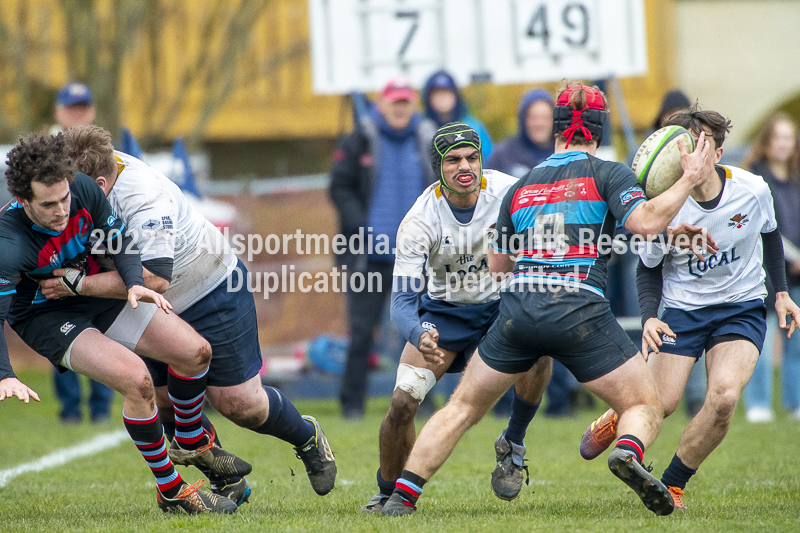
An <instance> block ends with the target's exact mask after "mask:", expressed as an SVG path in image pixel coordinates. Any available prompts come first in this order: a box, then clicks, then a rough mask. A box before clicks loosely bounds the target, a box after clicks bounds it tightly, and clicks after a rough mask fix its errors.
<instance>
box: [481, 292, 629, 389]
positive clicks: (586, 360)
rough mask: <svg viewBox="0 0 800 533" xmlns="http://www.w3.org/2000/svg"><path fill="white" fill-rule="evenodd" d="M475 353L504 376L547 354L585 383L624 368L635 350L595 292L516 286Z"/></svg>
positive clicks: (505, 296)
mask: <svg viewBox="0 0 800 533" xmlns="http://www.w3.org/2000/svg"><path fill="white" fill-rule="evenodd" d="M478 353H479V354H480V357H481V359H483V361H484V362H485V363H486V364H487V365H488V366H489V367H490V368H492V369H494V370H497V371H498V372H502V373H504V374H517V373H521V372H527V371H528V370H530V369H531V367H533V365H534V364H536V362H537V361H538V360H539V359H540V358H542V357H544V356H551V357H553V359H556V360H558V361H559V362H561V363H563V365H564V366H566V367H567V369H569V371H570V372H572V374H573V375H574V376H575V378H577V380H578V381H580V382H581V383H586V382H588V381H592V380H595V379H597V378H599V377H602V376H604V375H606V374H608V373H609V372H611V371H612V370H615V369H616V368H618V367H620V366H622V365H623V364H624V363H625V362H626V361H627V360H628V359H631V358H632V357H635V356H636V354H637V353H639V350H638V348H636V345H634V344H633V342H632V341H631V339H630V337H628V334H627V333H625V330H624V329H622V326H620V325H619V323H618V322H617V319H616V318H615V317H614V315H613V313H612V312H611V306H610V305H609V303H608V300H606V299H605V298H604V297H602V296H600V295H599V294H595V293H592V292H589V291H586V290H579V291H577V292H567V291H565V290H560V291H559V292H548V291H545V292H535V291H527V290H522V291H519V290H518V291H513V292H511V291H509V292H502V293H500V316H499V317H498V318H497V321H496V322H495V323H494V325H493V326H492V328H491V329H490V330H489V333H488V334H487V335H486V338H484V339H483V342H482V343H481V345H480V346H479V347H478Z"/></svg>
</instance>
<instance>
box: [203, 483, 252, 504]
mask: <svg viewBox="0 0 800 533" xmlns="http://www.w3.org/2000/svg"><path fill="white" fill-rule="evenodd" d="M211 492H213V493H214V494H218V495H220V496H224V497H226V498H228V499H229V500H231V501H232V502H233V503H235V504H236V505H237V507H238V506H240V505H242V504H243V503H248V502H249V501H250V483H248V482H247V479H246V478H242V479H240V480H239V481H237V482H236V483H228V484H225V485H222V486H219V485H213V484H212V485H211Z"/></svg>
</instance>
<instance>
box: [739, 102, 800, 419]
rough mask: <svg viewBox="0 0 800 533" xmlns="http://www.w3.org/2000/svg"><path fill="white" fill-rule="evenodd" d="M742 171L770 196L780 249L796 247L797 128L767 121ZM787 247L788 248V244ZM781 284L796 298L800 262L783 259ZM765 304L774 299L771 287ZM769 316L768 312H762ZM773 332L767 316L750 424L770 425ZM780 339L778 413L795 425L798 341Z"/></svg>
mask: <svg viewBox="0 0 800 533" xmlns="http://www.w3.org/2000/svg"><path fill="white" fill-rule="evenodd" d="M742 168H746V169H748V170H750V172H752V173H753V174H758V175H760V176H762V177H763V178H764V181H766V182H767V185H769V188H770V190H771V191H772V198H773V199H774V202H775V216H776V218H777V220H778V228H779V229H780V231H781V235H782V237H783V239H784V248H790V246H792V245H793V246H795V247H798V246H800V137H798V128H797V123H796V122H795V121H794V120H792V118H791V117H789V116H788V115H786V114H784V113H777V114H775V115H773V116H771V117H770V118H769V119H768V120H767V122H766V123H765V124H764V126H763V127H762V128H761V131H760V132H759V134H758V136H757V137H756V140H755V142H754V143H753V146H752V148H751V150H750V154H749V155H748V156H747V158H746V159H745V160H744V161H743V163H742ZM787 241H788V243H787ZM786 255H787V259H786V263H787V264H786V270H787V276H786V281H787V282H788V285H789V296H790V297H791V298H792V299H793V300H794V299H795V298H800V259H796V258H795V259H794V261H791V260H790V259H789V258H790V257H791V255H792V254H790V253H787V254H786ZM769 298H770V299H773V300H774V298H775V293H774V291H773V290H772V287H771V286H770V295H769ZM767 309H768V310H771V309H772V307H770V306H769V305H768V306H767ZM780 331H781V330H779V329H778V317H777V315H776V314H775V312H774V311H771V312H769V313H768V315H767V336H766V340H765V342H764V349H763V350H762V351H761V357H759V358H758V361H757V362H756V368H755V370H754V371H753V377H752V378H751V379H750V383H748V385H747V387H745V389H744V404H745V408H746V409H747V412H746V416H747V420H748V421H749V422H769V421H771V420H774V418H775V414H774V413H773V411H772V368H773V353H772V352H773V346H774V344H775V342H774V341H775V340H776V339H775V336H776V335H777V334H778V332H780ZM781 337H782V341H783V342H782V345H783V356H782V361H783V362H782V370H781V395H782V397H783V402H782V403H783V407H784V408H786V409H787V410H789V412H790V414H789V417H790V418H792V419H794V420H800V335H797V334H796V332H795V335H792V338H791V339H786V338H785V336H783V335H781Z"/></svg>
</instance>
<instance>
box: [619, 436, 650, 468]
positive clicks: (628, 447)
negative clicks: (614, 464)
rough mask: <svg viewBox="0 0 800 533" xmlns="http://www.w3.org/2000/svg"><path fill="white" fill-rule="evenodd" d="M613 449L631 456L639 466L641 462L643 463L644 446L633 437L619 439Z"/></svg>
mask: <svg viewBox="0 0 800 533" xmlns="http://www.w3.org/2000/svg"><path fill="white" fill-rule="evenodd" d="M615 448H619V449H620V450H623V451H625V452H626V453H629V454H631V455H633V456H634V457H635V458H636V460H637V461H639V463H640V464H641V463H642V461H644V444H642V441H640V440H639V439H637V438H636V437H634V436H633V435H623V436H621V437H620V438H619V439H617V445H616V446H615Z"/></svg>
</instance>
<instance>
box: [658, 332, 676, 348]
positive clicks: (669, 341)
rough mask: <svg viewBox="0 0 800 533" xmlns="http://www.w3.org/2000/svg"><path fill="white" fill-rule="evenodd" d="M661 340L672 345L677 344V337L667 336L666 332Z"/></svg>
mask: <svg viewBox="0 0 800 533" xmlns="http://www.w3.org/2000/svg"><path fill="white" fill-rule="evenodd" d="M661 342H663V343H664V344H669V345H670V346H675V339H673V338H672V337H669V336H667V334H666V333H662V334H661Z"/></svg>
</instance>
